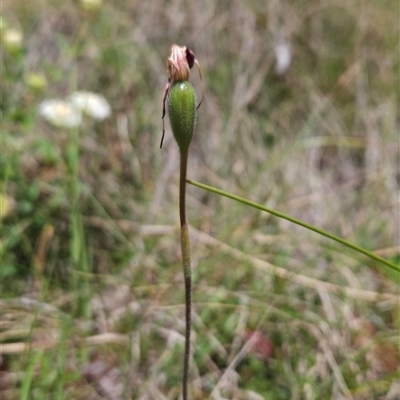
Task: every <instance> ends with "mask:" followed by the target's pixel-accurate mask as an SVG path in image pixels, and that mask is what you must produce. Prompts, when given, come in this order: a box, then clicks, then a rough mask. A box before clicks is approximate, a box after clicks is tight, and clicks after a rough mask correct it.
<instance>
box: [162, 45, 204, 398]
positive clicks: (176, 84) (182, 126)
mask: <svg viewBox="0 0 400 400" xmlns="http://www.w3.org/2000/svg"><path fill="white" fill-rule="evenodd" d="M194 64H196V65H197V67H198V70H199V75H200V80H201V82H202V84H203V80H202V75H201V70H200V65H199V62H198V61H197V59H196V58H195V56H194V54H193V52H192V51H191V50H190V49H189V48H187V47H186V46H183V47H181V46H178V45H176V44H174V45H172V47H171V54H170V56H169V58H168V60H167V70H168V74H169V76H168V82H167V85H166V87H165V92H164V96H163V101H162V120H163V133H162V138H161V144H160V148H162V145H163V141H164V135H165V128H164V117H165V104H166V102H167V100H168V114H169V119H170V122H171V127H172V132H173V134H174V137H175V140H176V142H177V143H178V146H179V151H180V181H179V216H180V222H181V249H182V264H183V274H184V277H185V306H186V312H185V317H186V328H185V353H184V364H183V378H182V390H183V400H187V398H188V376H189V360H190V333H191V314H192V271H191V265H190V238H189V229H188V223H187V220H186V205H185V198H186V175H187V162H188V155H189V146H190V143H191V141H192V138H193V135H194V130H195V126H196V114H197V110H198V108H199V107H200V105H201V103H202V101H203V99H204V90H203V95H202V98H201V100H200V102H199V103H198V104H197V106H196V93H195V91H194V88H193V86H192V85H191V84H190V83H189V82H188V79H189V75H190V70H191V69H192V68H193V66H194Z"/></svg>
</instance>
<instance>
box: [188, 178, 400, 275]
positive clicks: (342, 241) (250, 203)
mask: <svg viewBox="0 0 400 400" xmlns="http://www.w3.org/2000/svg"><path fill="white" fill-rule="evenodd" d="M187 182H188V183H190V184H191V185H193V186H197V187H199V188H201V189H205V190H208V191H209V192H213V193H216V194H219V195H221V196H225V197H228V198H230V199H233V200H236V201H239V202H240V203H243V204H246V205H248V206H251V207H253V208H257V209H259V210H261V211H266V212H268V213H270V214H272V215H275V216H276V217H279V218H283V219H286V220H287V221H290V222H292V223H294V224H296V225H300V226H302V227H304V228H306V229H309V230H311V231H314V232H316V233H319V234H320V235H322V236H325V237H327V238H329V239H332V240H334V241H336V242H338V243H340V244H343V245H345V246H347V247H349V248H351V249H353V250H355V251H358V252H359V253H362V254H364V255H366V256H367V257H369V258H372V259H373V260H375V261H379V262H380V263H382V264H384V265H386V266H387V267H390V268H392V269H393V270H395V271H397V272H400V266H399V265H396V264H394V263H392V262H390V261H389V260H386V259H385V258H382V257H380V256H378V255H377V254H374V253H372V252H371V251H369V250H366V249H364V248H362V247H360V246H358V245H356V244H354V243H351V242H349V241H348V240H346V239H342V238H340V237H339V236H336V235H334V234H332V233H329V232H326V231H324V230H322V229H320V228H317V227H316V226H314V225H311V224H308V223H307V222H304V221H301V220H299V219H297V218H293V217H291V216H289V215H287V214H284V213H282V212H280V211H276V210H273V209H272V208H268V207H265V206H263V205H261V204H258V203H255V202H254V201H250V200H247V199H245V198H243V197H239V196H236V195H234V194H232V193H228V192H225V191H224V190H220V189H216V188H214V187H212V186H208V185H204V184H203V183H199V182H195V181H191V180H187Z"/></svg>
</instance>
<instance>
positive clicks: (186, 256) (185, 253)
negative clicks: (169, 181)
mask: <svg viewBox="0 0 400 400" xmlns="http://www.w3.org/2000/svg"><path fill="white" fill-rule="evenodd" d="M187 161H188V151H182V150H181V167H180V181H179V215H180V220H181V250H182V265H183V274H184V278H185V306H186V308H185V309H186V311H185V317H186V329H185V353H184V361H183V378H182V386H183V400H187V399H188V378H189V361H190V333H191V325H192V271H191V266H190V237H189V228H188V224H187V221H186V204H185V202H186V173H187Z"/></svg>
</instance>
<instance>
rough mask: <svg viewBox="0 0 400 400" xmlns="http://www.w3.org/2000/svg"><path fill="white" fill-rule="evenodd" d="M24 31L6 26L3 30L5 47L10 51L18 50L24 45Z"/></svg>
mask: <svg viewBox="0 0 400 400" xmlns="http://www.w3.org/2000/svg"><path fill="white" fill-rule="evenodd" d="M22 40H23V35H22V32H21V31H20V30H18V29H15V28H6V29H5V30H4V32H3V43H4V47H5V48H6V49H8V50H9V51H16V50H19V49H20V48H21V47H22Z"/></svg>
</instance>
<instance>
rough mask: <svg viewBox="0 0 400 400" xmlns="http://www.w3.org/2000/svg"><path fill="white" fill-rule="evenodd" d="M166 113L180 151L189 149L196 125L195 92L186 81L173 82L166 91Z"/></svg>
mask: <svg viewBox="0 0 400 400" xmlns="http://www.w3.org/2000/svg"><path fill="white" fill-rule="evenodd" d="M168 114H169V119H170V122H171V127H172V132H173V134H174V136H175V140H176V141H177V143H178V146H179V149H180V151H181V153H184V152H187V151H188V150H189V145H190V142H191V141H192V137H193V134H194V128H195V125H196V93H195V91H194V89H193V86H192V85H191V84H190V83H189V82H187V81H182V82H174V83H173V84H172V86H171V88H170V90H169V93H168Z"/></svg>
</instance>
